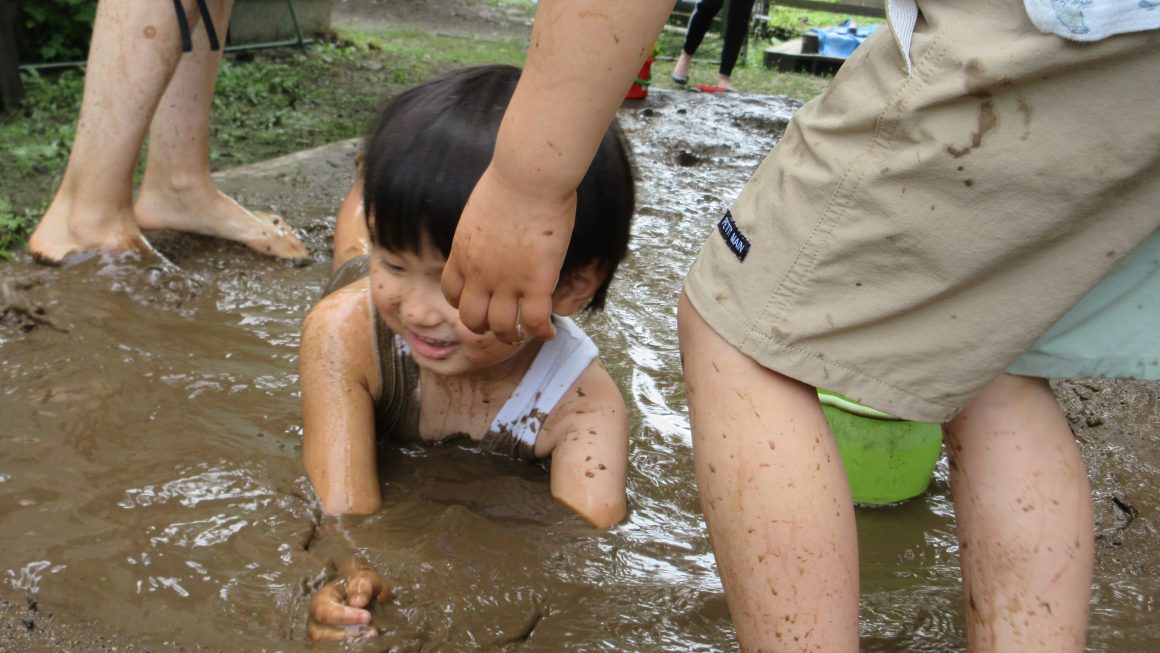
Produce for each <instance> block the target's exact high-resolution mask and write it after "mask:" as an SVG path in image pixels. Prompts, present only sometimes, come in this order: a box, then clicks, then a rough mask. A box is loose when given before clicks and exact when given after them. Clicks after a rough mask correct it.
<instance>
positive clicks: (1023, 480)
mask: <svg viewBox="0 0 1160 653" xmlns="http://www.w3.org/2000/svg"><path fill="white" fill-rule="evenodd" d="M944 430H945V432H946V443H947V449H948V451H949V453H950V459H951V490H952V493H953V496H954V503H955V518H956V521H957V523H958V529H959V543H960V557H961V559H962V568H963V589H964V592H965V601H966V605H967V640H968V646H969V649H970V650H971V651H1012V652H1014V651H1019V652H1021V653H1022V652H1030V651H1044V652H1047V651H1051V652H1053V653H1064V652H1067V651H1076V652H1078V651H1082V650H1083V648H1084V639H1085V634H1086V627H1087V608H1088V599H1089V595H1090V591H1091V590H1090V586H1091V577H1092V564H1093V555H1094V554H1093V546H1094V537H1093V525H1092V506H1091V488H1090V487H1089V484H1088V478H1087V473H1086V471H1085V470H1084V464H1083V460H1082V459H1081V458H1080V454H1079V449H1078V447H1077V446H1076V444H1075V439H1074V437H1073V436H1072V433H1071V428H1070V427H1069V426H1068V424H1067V420H1066V419H1065V418H1064V416H1063V413H1062V412H1061V411H1060V408H1059V405H1058V403H1056V400H1055V397H1054V396H1053V395H1052V393H1051V389H1050V387H1049V386H1048V385H1047V382H1046V381H1044V380H1042V379H1032V378H1028V377H1018V376H1007V375H1004V376H1001V377H999V378H998V379H996V380H995V381H992V382H991V383H990V384H989V385H988V386H986V387H985V388H984V389H983V391H982V392H981V393H980V394H979V396H977V397H976V398H975V399H973V400H972V401H971V403H970V404H968V405H967V407H966V408H965V409H964V410H963V412H962V413H960V414H959V415H958V416H957V417H955V418H954V419H953V420H951V421H950V422H948V423H947V424H946V425H945V427H944Z"/></svg>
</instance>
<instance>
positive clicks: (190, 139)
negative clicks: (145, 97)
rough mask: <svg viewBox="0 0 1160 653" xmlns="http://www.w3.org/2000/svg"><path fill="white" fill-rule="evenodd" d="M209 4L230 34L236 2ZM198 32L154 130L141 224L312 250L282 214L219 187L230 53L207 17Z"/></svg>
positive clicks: (280, 249) (258, 245)
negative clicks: (260, 209) (222, 100)
mask: <svg viewBox="0 0 1160 653" xmlns="http://www.w3.org/2000/svg"><path fill="white" fill-rule="evenodd" d="M207 4H208V5H209V7H210V10H211V12H212V14H213V22H214V25H215V26H216V27H217V30H218V33H219V35H220V36H221V37H222V38H224V36H225V29H226V26H227V25H229V16H230V11H231V10H232V8H233V0H217V1H216V2H214V1H211V2H209V3H207ZM194 13H196V12H194ZM192 36H193V52H191V53H189V54H187V55H186V56H185V57H183V58H182V60H181V62H180V63H179V64H178V66H177V72H176V73H175V74H174V75H173V79H171V80H170V82H169V86H168V88H166V90H165V95H164V96H163V97H162V98H161V104H160V106H158V108H157V113H156V115H154V116H153V123H152V125H151V126H150V129H149V154H148V159H147V161H146V166H145V177H144V179H143V180H142V181H141V190H140V192H139V193H138V195H137V203H136V205H135V206H134V211H135V215H136V221H137V225H138V226H140V227H141V228H143V229H173V230H176V231H187V232H191V233H197V234H202V235H206V236H216V237H218V238H225V239H227V240H235V241H238V242H241V243H244V244H246V245H248V246H249V247H251V248H253V249H255V250H257V251H259V252H261V253H263V254H269V255H272V256H283V257H299V256H305V255H306V248H305V247H303V245H302V243H301V242H299V240H298V238H297V237H296V236H295V235H294V232H293V231H291V230H290V228H289V226H288V225H287V224H286V223H285V221H283V220H282V219H281V218H280V217H278V216H274V215H270V214H265V213H258V214H256V213H253V212H251V211H248V210H246V209H245V208H243V207H242V206H241V205H239V204H238V203H237V202H235V201H234V200H233V199H231V198H230V197H227V196H226V195H223V194H222V193H221V192H219V191H218V189H217V187H216V186H215V185H214V182H213V178H211V177H210V169H209V114H210V109H211V107H212V105H213V92H214V82H215V80H216V79H217V71H218V64H219V63H220V62H221V56H222V53H221V51H220V50H218V51H216V52H215V51H212V50H210V49H209V45H208V41H207V39H206V36H205V25H204V24H203V23H202V22H201V21H198V23H197V25H196V27H195V28H194V29H193V35H192Z"/></svg>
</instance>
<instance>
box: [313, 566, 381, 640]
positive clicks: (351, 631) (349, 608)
mask: <svg viewBox="0 0 1160 653" xmlns="http://www.w3.org/2000/svg"><path fill="white" fill-rule="evenodd" d="M390 598H391V590H390V589H389V588H387V586H386V584H385V583H383V579H382V578H380V577H379V575H378V574H376V573H375V572H373V571H371V570H370V569H361V570H359V571H356V572H355V573H353V574H352V575H351V576H350V577H349V578H340V579H338V580H334V581H331V582H329V583H327V584H326V585H324V586H323V587H322V589H320V590H318V593H317V594H315V595H314V598H313V599H312V600H311V601H310V624H309V625H308V626H307V632H308V633H309V635H310V639H315V640H333V639H348V638H351V637H372V636H374V635H376V634H377V632H376V631H375V629H374V628H373V627H372V626H371V625H370V623H371V613H370V610H369V607H370V604H371V600H372V599H373V600H374V601H375V602H377V603H384V602H386V601H387V600H389V599H390Z"/></svg>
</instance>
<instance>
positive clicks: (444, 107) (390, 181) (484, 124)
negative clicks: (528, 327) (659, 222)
mask: <svg viewBox="0 0 1160 653" xmlns="http://www.w3.org/2000/svg"><path fill="white" fill-rule="evenodd" d="M519 77H520V69H519V68H516V67H514V66H504V65H486V66H473V67H470V68H463V69H460V70H456V71H454V72H450V73H447V74H445V75H441V76H439V77H436V78H433V79H430V80H428V81H425V82H423V83H421V84H419V85H418V86H415V87H414V88H411V89H409V90H407V91H405V92H403V93H402V94H401V95H399V96H397V97H395V98H394V99H393V100H391V101H390V102H389V103H388V104H387V105H386V107H385V108H384V109H383V110H382V111H381V112H380V113H379V117H378V120H377V121H376V123H375V126H374V130H373V131H372V132H371V135H370V137H369V138H368V139H367V144H366V159H365V161H364V162H363V183H364V197H365V200H364V202H365V209H366V215H367V216H368V222H369V223H370V224H369V225H368V226H369V227H370V231H371V239H372V240H373V241H374V242H375V244H376V245H379V246H380V247H384V248H386V249H388V250H394V251H408V252H417V251H419V249H420V248H421V247H422V242H423V237H424V236H426V237H428V238H430V239H431V243H432V244H433V245H434V246H435V247H437V248H439V251H441V252H442V253H443V255H444V256H448V255H449V254H450V253H451V241H452V238H453V237H454V235H455V227H456V225H457V224H459V215H460V213H462V212H463V207H464V206H465V205H466V204H467V197H468V195H470V194H471V190H472V189H473V188H474V187H475V184H476V182H477V181H479V178H480V177H481V176H482V175H483V171H484V170H485V169H486V168H487V165H488V164H489V163H490V162H491V155H492V151H493V150H494V149H495V141H496V134H497V133H498V132H499V125H500V120H501V119H502V118H503V114H504V110H505V109H507V105H508V101H509V100H511V97H512V92H513V91H514V90H515V86H516V82H517V81H518V80H519ZM633 207H634V190H633V180H632V165H631V163H630V161H629V153H628V145H627V144H626V143H625V141H624V136H623V135H622V134H621V131H620V128H619V127H618V126H617V125H616V124H613V125H612V127H610V128H609V129H608V132H607V133H606V134H605V135H604V139H603V140H602V141H601V143H600V148H599V149H598V150H597V151H596V156H595V158H594V159H593V161H592V165H591V166H590V167H589V169H588V172H587V173H586V174H585V175H584V179H583V180H582V181H581V182H580V187H579V188H578V190H577V198H576V225H575V227H574V229H573V231H572V240H571V241H570V242H569V243H568V253H567V255H566V256H565V258H564V266H563V267H562V268H561V270H560V276H561V278H563V277H566V276H567V275H568V274H569V273H570V272H572V271H574V270H577V269H580V268H582V267H584V266H586V265H589V264H591V263H598V264H599V265H600V266H601V267H602V268H603V269H604V270H605V271H606V272H607V278H606V279H605V281H604V283H603V284H602V285H601V286H600V288H599V289H598V290H597V291H596V293H595V294H594V295H593V296H592V300H591V301H590V302H589V303H588V306H587V308H588V309H589V310H596V309H599V308H602V307H603V306H604V298H605V295H606V294H607V291H608V284H609V282H610V281H611V280H612V277H613V274H614V273H615V272H616V267H617V265H618V264H619V263H620V261H621V259H623V258H624V256H625V254H626V253H627V251H628V237H629V229H630V226H631V221H632V213H633ZM372 216H373V217H372Z"/></svg>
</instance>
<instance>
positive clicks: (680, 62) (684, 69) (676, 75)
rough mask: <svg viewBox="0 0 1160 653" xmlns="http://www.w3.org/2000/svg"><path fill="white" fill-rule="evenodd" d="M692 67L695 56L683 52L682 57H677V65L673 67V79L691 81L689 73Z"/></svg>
mask: <svg viewBox="0 0 1160 653" xmlns="http://www.w3.org/2000/svg"><path fill="white" fill-rule="evenodd" d="M692 67H693V55H691V54H689V53H688V52H685V51H684V50H681V56H679V57H677V65H675V66H673V79H674V80H677V79H684V80H685V81H686V82H687V81H688V80H689V71H690V70H691V69H692ZM681 83H684V82H681Z"/></svg>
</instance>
